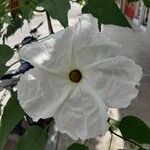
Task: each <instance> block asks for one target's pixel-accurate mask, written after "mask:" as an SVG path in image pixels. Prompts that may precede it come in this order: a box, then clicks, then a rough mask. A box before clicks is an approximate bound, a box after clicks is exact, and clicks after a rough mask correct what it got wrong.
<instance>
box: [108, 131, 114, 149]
mask: <svg viewBox="0 0 150 150" xmlns="http://www.w3.org/2000/svg"><path fill="white" fill-rule="evenodd" d="M112 140H113V134H112V133H111V138H110V144H109V148H108V149H109V150H110V148H111V143H112Z"/></svg>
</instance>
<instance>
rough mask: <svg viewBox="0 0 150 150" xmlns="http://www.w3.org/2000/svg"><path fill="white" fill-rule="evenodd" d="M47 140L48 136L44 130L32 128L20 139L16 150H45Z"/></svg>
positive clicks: (36, 127)
mask: <svg viewBox="0 0 150 150" xmlns="http://www.w3.org/2000/svg"><path fill="white" fill-rule="evenodd" d="M47 138H48V135H47V133H46V131H45V130H44V129H42V128H40V127H38V126H32V127H31V128H29V129H27V131H26V132H25V134H24V135H23V136H22V137H21V138H20V140H19V142H18V144H17V147H16V150H31V149H32V150H44V147H45V144H46V141H47Z"/></svg>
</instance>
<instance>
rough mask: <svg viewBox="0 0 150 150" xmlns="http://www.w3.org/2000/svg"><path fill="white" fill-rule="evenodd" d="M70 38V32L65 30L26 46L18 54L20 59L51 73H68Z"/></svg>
mask: <svg viewBox="0 0 150 150" xmlns="http://www.w3.org/2000/svg"><path fill="white" fill-rule="evenodd" d="M71 36H72V31H71V30H70V29H69V28H67V29H65V30H62V31H59V32H57V33H55V34H53V35H50V36H49V37H47V38H44V39H43V40H41V41H40V42H36V43H33V44H29V45H26V46H24V47H23V48H22V50H21V51H20V53H19V55H20V58H21V59H24V60H26V61H28V62H30V63H31V64H32V65H33V66H37V67H41V68H44V69H45V70H49V71H51V72H55V73H58V74H65V73H66V72H67V73H68V72H69V64H70V62H69V60H70V40H71Z"/></svg>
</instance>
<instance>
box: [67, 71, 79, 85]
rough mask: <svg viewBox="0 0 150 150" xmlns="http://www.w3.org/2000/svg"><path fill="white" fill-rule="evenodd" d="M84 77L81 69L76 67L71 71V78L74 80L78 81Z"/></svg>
mask: <svg viewBox="0 0 150 150" xmlns="http://www.w3.org/2000/svg"><path fill="white" fill-rule="evenodd" d="M81 78H82V74H81V72H80V71H79V70H77V69H75V70H72V71H71V72H70V73H69V79H70V80H71V81H72V82H75V83H78V82H79V81H80V80H81Z"/></svg>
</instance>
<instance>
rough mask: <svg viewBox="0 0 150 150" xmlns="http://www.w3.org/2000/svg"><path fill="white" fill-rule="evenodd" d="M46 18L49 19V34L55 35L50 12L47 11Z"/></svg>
mask: <svg viewBox="0 0 150 150" xmlns="http://www.w3.org/2000/svg"><path fill="white" fill-rule="evenodd" d="M46 17H47V24H48V29H49V33H50V34H54V30H53V27H52V22H51V19H50V16H49V13H48V11H46Z"/></svg>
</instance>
